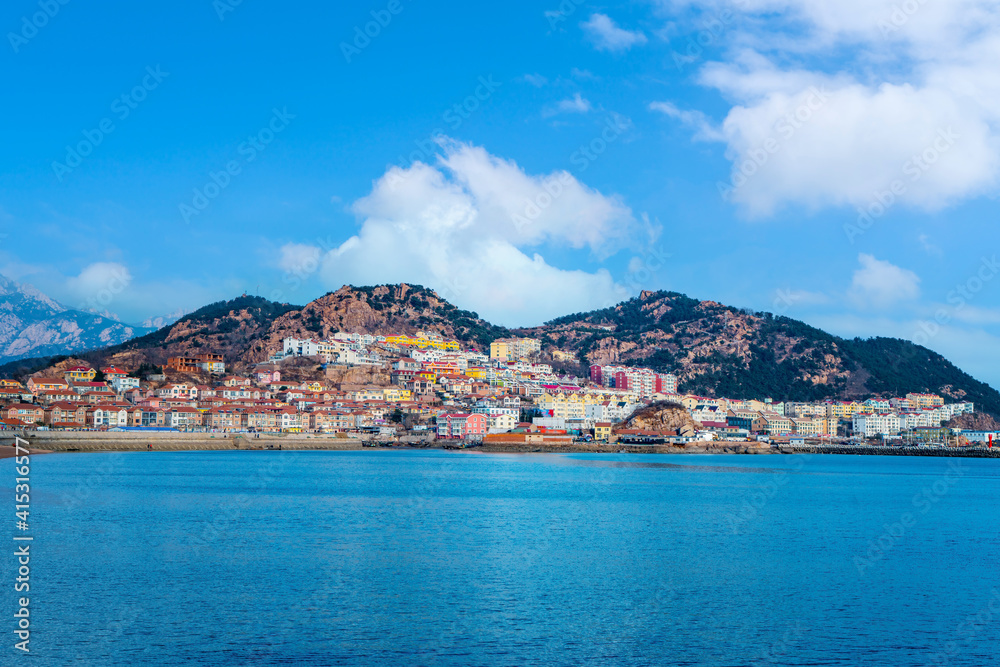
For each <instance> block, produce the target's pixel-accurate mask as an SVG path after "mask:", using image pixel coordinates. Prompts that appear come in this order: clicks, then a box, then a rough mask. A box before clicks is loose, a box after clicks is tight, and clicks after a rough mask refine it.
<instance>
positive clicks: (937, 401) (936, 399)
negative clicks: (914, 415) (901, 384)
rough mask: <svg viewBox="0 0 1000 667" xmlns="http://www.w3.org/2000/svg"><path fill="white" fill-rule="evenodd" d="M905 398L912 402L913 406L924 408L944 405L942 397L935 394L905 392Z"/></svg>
mask: <svg viewBox="0 0 1000 667" xmlns="http://www.w3.org/2000/svg"><path fill="white" fill-rule="evenodd" d="M906 400H908V401H909V402H910V403H912V404H913V407H915V408H917V409H919V410H924V409H928V408H939V407H941V406H942V405H944V399H943V398H941V397H940V396H938V395H937V394H913V393H910V394H907V395H906Z"/></svg>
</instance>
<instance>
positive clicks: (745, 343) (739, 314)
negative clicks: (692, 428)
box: [518, 292, 1000, 414]
mask: <svg viewBox="0 0 1000 667" xmlns="http://www.w3.org/2000/svg"><path fill="white" fill-rule="evenodd" d="M518 333H520V334H523V335H532V336H536V337H539V338H541V339H542V341H543V353H544V352H549V353H551V351H552V350H554V349H561V350H563V351H567V352H573V353H575V354H576V356H577V358H578V359H579V361H580V363H581V364H582V365H583V366H587V365H589V364H622V365H628V366H647V367H650V368H653V369H655V370H659V371H663V372H671V373H675V374H676V375H677V376H678V379H679V381H680V390H681V391H682V392H685V393H695V394H702V395H707V396H728V397H731V398H752V397H767V396H771V397H774V398H775V399H780V400H793V401H810V400H818V399H824V398H840V399H853V398H865V397H869V396H873V395H874V396H899V395H903V394H906V393H908V392H933V393H939V394H941V395H942V396H945V397H947V398H949V399H951V400H968V401H974V402H975V403H976V404H977V409H982V410H984V411H986V412H991V413H995V414H1000V393H998V392H997V391H996V390H995V389H993V388H992V387H990V386H989V385H987V384H985V383H983V382H980V381H978V380H976V379H975V378H973V377H971V376H970V375H968V374H967V373H964V372H963V371H961V370H960V369H958V368H956V367H955V366H954V365H953V364H952V363H951V362H949V361H948V360H947V359H945V358H944V357H942V356H941V355H939V354H937V353H935V352H932V351H931V350H928V349H927V348H924V347H921V346H919V345H915V344H914V343H911V342H909V341H906V340H900V339H895V338H869V339H861V338H855V339H844V338H839V337H837V336H833V335H831V334H828V333H826V332H824V331H821V330H819V329H817V328H815V327H811V326H809V325H807V324H804V323H802V322H799V321H797V320H793V319H791V318H788V317H781V316H776V315H772V314H771V313H756V312H751V311H748V310H740V309H737V308H732V307H729V306H724V305H722V304H719V303H716V302H714V301H698V300H696V299H692V298H690V297H687V296H685V295H683V294H677V293H675V292H642V293H641V294H640V295H639V296H638V297H636V298H634V299H631V300H629V301H626V302H624V303H620V304H618V305H617V306H613V307H611V308H605V309H603V310H596V311H593V312H589V313H577V314H575V315H567V316H565V317H560V318H558V319H555V320H552V321H551V322H548V323H546V324H545V325H544V326H541V327H532V328H528V329H520V330H518Z"/></svg>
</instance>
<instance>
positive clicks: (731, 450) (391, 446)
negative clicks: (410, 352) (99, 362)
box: [0, 431, 1000, 459]
mask: <svg viewBox="0 0 1000 667" xmlns="http://www.w3.org/2000/svg"><path fill="white" fill-rule="evenodd" d="M27 439H28V441H29V443H30V445H31V447H30V454H31V455H34V454H49V453H88V452H128V451H135V452H139V451H143V452H145V451H154V452H176V451H364V450H369V451H388V450H426V449H439V450H447V451H467V452H481V453H489V454H683V455H698V454H703V455H716V454H728V455H744V456H773V455H795V454H829V455H841V456H844V455H848V456H851V455H853V456H919V457H928V456H930V457H946V458H947V457H951V458H986V459H989V458H1000V448H993V449H987V448H985V447H968V448H953V447H952V448H944V447H877V446H873V445H861V446H848V445H831V444H816V445H802V446H794V447H793V446H790V445H780V446H777V447H773V446H766V447H757V446H752V443H731V442H730V443H709V442H698V443H689V444H686V445H663V444H660V445H631V444H611V445H608V444H596V443H573V444H568V445H536V444H532V445H528V444H516V445H513V444H512V445H498V444H493V445H478V446H473V447H458V446H456V444H455V443H454V441H450V442H440V441H435V442H423V443H419V442H396V443H384V442H379V443H372V444H368V443H367V442H365V441H364V440H362V439H358V438H348V437H334V436H330V435H309V434H283V435H279V434H260V437H248V434H244V433H235V434H233V433H217V434H208V433H97V432H88V431H82V432H81V431H71V432H45V431H42V432H32V433H31V434H30V435H29V437H28V438H27ZM12 445H13V435H11V436H9V437H8V436H6V435H0V458H7V457H11V456H14V448H13V446H12Z"/></svg>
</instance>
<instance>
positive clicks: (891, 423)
mask: <svg viewBox="0 0 1000 667" xmlns="http://www.w3.org/2000/svg"><path fill="white" fill-rule="evenodd" d="M853 423H854V433H855V435H859V436H861V435H863V436H864V437H866V438H872V437H874V436H876V435H899V432H900V430H901V429H902V420H901V419H900V417H899V415H897V414H895V413H889V414H886V415H880V414H875V415H854V418H853Z"/></svg>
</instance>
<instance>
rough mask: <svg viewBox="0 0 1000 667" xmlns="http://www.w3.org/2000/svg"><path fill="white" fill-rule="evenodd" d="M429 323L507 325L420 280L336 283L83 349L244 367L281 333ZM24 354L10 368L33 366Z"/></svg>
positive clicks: (467, 329)
mask: <svg viewBox="0 0 1000 667" xmlns="http://www.w3.org/2000/svg"><path fill="white" fill-rule="evenodd" d="M418 330H426V331H433V332H437V333H439V334H441V335H442V336H445V337H447V338H454V339H457V340H459V341H460V342H462V344H463V345H464V346H465V347H473V348H477V349H484V348H488V347H489V344H490V342H491V341H493V340H494V339H496V338H499V337H501V336H504V335H508V334H509V332H508V331H507V330H506V329H504V328H502V327H497V326H494V325H492V324H490V323H488V322H485V321H483V320H481V319H479V316H478V315H477V314H476V313H472V312H469V311H465V310H461V309H459V308H456V307H455V306H453V305H452V304H450V303H448V302H447V301H444V300H443V299H441V298H440V297H439V296H438V295H437V294H436V293H435V292H434V291H432V290H428V289H425V288H423V287H420V286H419V285H405V284H404V285H390V286H387V285H382V286H378V287H342V288H341V289H339V290H337V291H336V292H330V293H329V294H326V295H324V296H322V297H320V298H319V299H316V300H315V301H312V302H311V303H309V304H307V305H306V306H293V305H290V304H279V303H275V302H272V301H268V300H267V299H264V298H262V297H257V296H247V295H243V296H240V297H238V298H236V299H232V300H229V301H219V302H218V303H213V304H210V305H208V306H205V307H204V308H200V309H198V310H196V311H194V312H193V313H191V314H189V315H185V316H184V317H182V318H180V319H179V320H177V321H176V322H175V323H173V324H172V325H170V326H167V327H164V328H162V329H160V330H158V331H155V332H153V333H150V334H147V335H145V336H140V337H138V338H134V339H132V340H129V341H127V342H125V343H122V344H119V345H113V346H111V347H107V348H104V349H101V350H98V351H94V352H90V353H88V354H86V355H85V356H86V358H87V359H88V360H89V361H91V363H110V364H115V365H120V366H123V367H125V368H137V367H138V366H140V365H142V364H144V363H147V364H155V365H161V366H162V365H163V364H164V363H166V361H167V359H168V358H169V357H173V356H193V355H196V354H201V353H207V352H211V353H216V354H222V355H224V356H225V358H226V362H227V365H228V366H229V367H232V368H234V369H241V368H242V369H245V368H247V367H249V366H250V365H252V364H256V363H259V362H262V361H266V360H267V359H268V357H270V355H272V354H273V353H275V352H277V351H278V350H280V349H281V343H282V340H283V339H285V338H288V337H294V338H322V337H328V336H331V335H332V334H333V333H335V332H337V331H346V332H351V333H368V334H375V335H388V334H394V333H409V334H413V333H416V332H417V331H418ZM36 361H37V362H43V361H44V360H27V361H25V362H23V363H21V364H17V365H15V366H12V367H11V368H12V369H17V370H20V369H24V368H33V367H34V366H37V365H38V363H33V362H36Z"/></svg>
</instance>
